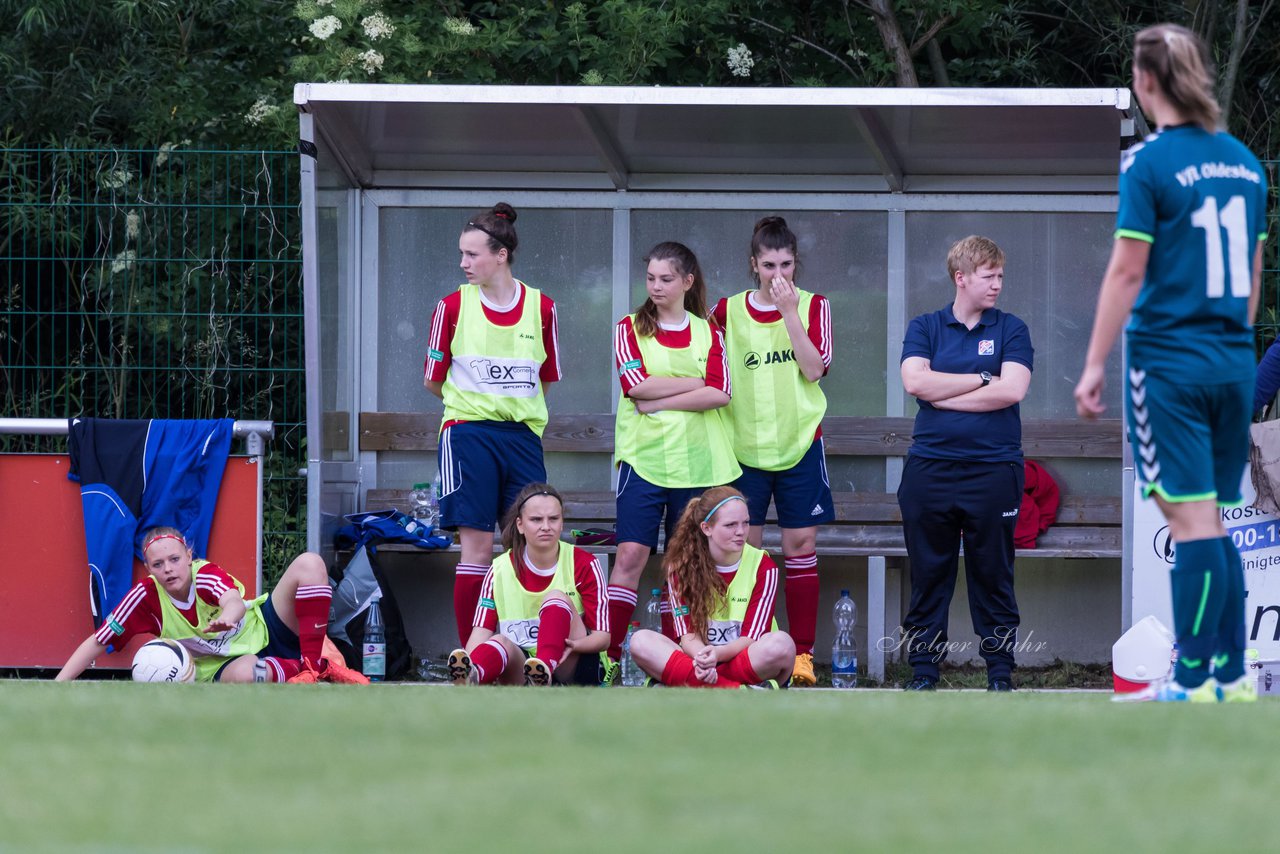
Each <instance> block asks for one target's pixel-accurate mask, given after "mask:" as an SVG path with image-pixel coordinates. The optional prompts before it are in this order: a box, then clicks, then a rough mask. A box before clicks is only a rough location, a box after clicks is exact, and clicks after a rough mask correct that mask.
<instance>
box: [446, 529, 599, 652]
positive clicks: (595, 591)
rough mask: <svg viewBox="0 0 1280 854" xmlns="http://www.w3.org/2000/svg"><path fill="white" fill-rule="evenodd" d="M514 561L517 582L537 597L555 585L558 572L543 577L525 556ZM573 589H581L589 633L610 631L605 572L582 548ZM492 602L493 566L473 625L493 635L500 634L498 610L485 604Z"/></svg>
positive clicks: (577, 553) (575, 562)
mask: <svg viewBox="0 0 1280 854" xmlns="http://www.w3.org/2000/svg"><path fill="white" fill-rule="evenodd" d="M513 557H514V560H513V561H512V566H514V567H515V570H516V580H517V581H519V582H520V586H521V587H523V588H524V589H525V590H528V591H529V592H531V593H536V592H539V591H542V590H546V589H547V588H548V587H549V586H550V585H551V579H552V577H553V576H554V575H555V570H554V569H553V570H551V571H550V572H547V573H546V574H543V573H540V572H538V571H537V570H535V569H534V568H533V567H532V566H531V565H530V564H529V562H528V560H527V558H526V556H525V555H513ZM573 586H574V587H576V588H577V589H578V596H579V598H580V599H581V601H582V622H583V624H585V625H586V627H587V631H588V632H607V631H609V597H608V596H606V595H605V572H604V567H603V566H602V565H601V562H600V561H599V560H598V559H597V557H596V555H593V554H591V553H590V552H587V551H583V550H582V549H578V548H575V549H574V550H573ZM492 601H493V567H492V566H491V567H489V571H488V572H486V573H485V575H484V582H483V584H482V585H481V587H480V602H481V604H478V605H476V612H475V617H474V618H473V619H472V621H471V624H472V625H473V626H479V627H480V628H484V629H488V630H489V631H491V632H496V631H497V630H498V611H497V609H496V608H491V607H488V606H487V605H485V604H483V603H485V602H492Z"/></svg>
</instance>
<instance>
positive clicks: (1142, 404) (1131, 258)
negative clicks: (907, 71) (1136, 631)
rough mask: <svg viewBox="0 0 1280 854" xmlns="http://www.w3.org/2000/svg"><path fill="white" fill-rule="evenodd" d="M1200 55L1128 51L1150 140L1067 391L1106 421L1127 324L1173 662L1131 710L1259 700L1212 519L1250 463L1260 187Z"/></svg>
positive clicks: (1176, 43) (1186, 39)
mask: <svg viewBox="0 0 1280 854" xmlns="http://www.w3.org/2000/svg"><path fill="white" fill-rule="evenodd" d="M1206 56H1207V53H1206V51H1205V48H1204V45H1203V44H1202V43H1201V42H1200V41H1199V39H1198V38H1197V37H1196V36H1195V35H1194V34H1192V33H1191V32H1190V31H1189V30H1186V29H1184V28H1183V27H1179V26H1176V25H1173V24H1159V25H1157V26H1154V27H1148V28H1147V29H1145V30H1143V31H1141V32H1140V33H1138V35H1137V36H1136V37H1135V39H1134V58H1133V90H1134V92H1135V93H1136V94H1137V97H1138V102H1139V104H1141V106H1142V108H1143V110H1144V111H1145V112H1146V113H1147V115H1149V116H1150V117H1151V118H1153V119H1154V120H1155V123H1156V125H1157V128H1158V129H1157V131H1156V133H1154V134H1152V135H1151V136H1150V137H1148V138H1147V139H1146V140H1145V141H1144V142H1143V143H1141V144H1140V145H1136V146H1134V147H1133V148H1131V149H1129V150H1128V151H1127V152H1125V155H1124V157H1123V159H1122V161H1121V167H1120V207H1119V211H1118V213H1117V227H1116V235H1115V236H1116V240H1115V246H1114V248H1113V249H1112V253H1111V260H1110V262H1109V263H1108V265H1107V272H1106V275H1105V276H1104V278H1103V281H1102V289H1101V292H1100V293H1099V295H1098V311H1097V316H1096V318H1095V320H1094V325H1093V335H1092V337H1091V338H1090V341H1089V349H1088V352H1087V354H1086V356H1085V365H1084V372H1083V373H1082V375H1081V377H1080V382H1079V384H1078V385H1077V386H1076V390H1075V398H1076V410H1077V411H1078V412H1079V414H1080V415H1081V416H1082V417H1084V418H1095V417H1097V416H1098V415H1099V414H1101V413H1102V412H1103V410H1104V407H1103V405H1102V401H1101V395H1102V388H1103V369H1104V366H1105V363H1106V359H1107V355H1108V353H1109V352H1110V351H1111V347H1112V345H1113V344H1114V343H1115V340H1116V338H1117V337H1118V336H1119V334H1120V329H1121V327H1122V325H1124V322H1125V320H1126V318H1128V319H1129V324H1128V327H1127V329H1126V336H1125V337H1126V343H1127V346H1128V350H1127V357H1128V377H1127V380H1128V391H1129V394H1128V396H1127V401H1126V414H1127V416H1128V419H1127V420H1128V426H1129V432H1130V438H1131V440H1132V442H1133V446H1134V450H1135V454H1136V456H1137V459H1135V464H1136V469H1137V473H1138V476H1139V479H1140V481H1141V482H1142V484H1143V491H1144V494H1145V495H1147V496H1154V498H1155V500H1156V502H1157V504H1159V506H1160V510H1161V512H1162V513H1164V516H1165V518H1166V519H1167V520H1168V522H1169V530H1170V534H1171V536H1172V538H1173V541H1174V543H1175V544H1176V557H1175V562H1174V567H1173V571H1172V573H1171V575H1170V581H1171V585H1172V591H1173V611H1174V630H1175V633H1176V635H1177V638H1178V660H1177V663H1176V665H1175V667H1174V672H1173V678H1172V680H1170V681H1167V682H1165V683H1158V684H1156V685H1154V686H1153V687H1152V689H1151V690H1149V691H1147V692H1143V693H1142V694H1141V695H1140V696H1139V697H1138V699H1151V700H1191V701H1193V702H1194V701H1206V702H1212V701H1215V700H1219V699H1226V700H1251V699H1253V698H1254V697H1255V696H1256V694H1255V693H1254V692H1253V688H1252V683H1251V682H1250V681H1249V680H1248V679H1246V678H1245V676H1244V595H1245V594H1244V571H1243V568H1242V566H1241V563H1240V555H1239V553H1238V552H1237V551H1236V549H1235V547H1234V546H1233V545H1232V542H1231V538H1230V537H1228V536H1227V533H1226V529H1225V528H1224V527H1223V524H1222V517H1221V514H1220V512H1219V510H1218V506H1219V505H1231V504H1237V503H1239V502H1240V499H1241V496H1240V480H1241V475H1242V473H1243V471H1244V466H1245V463H1246V461H1247V457H1248V429H1249V420H1250V415H1251V412H1250V404H1251V402H1252V396H1253V376H1254V356H1253V330H1252V325H1253V318H1254V315H1255V314H1256V313H1257V308H1258V297H1259V289H1260V286H1261V280H1262V242H1263V241H1264V240H1265V239H1266V232H1265V215H1266V192H1267V188H1266V180H1265V175H1264V173H1263V171H1262V167H1261V165H1260V164H1259V163H1258V160H1257V158H1256V157H1254V156H1253V154H1251V153H1250V152H1249V150H1248V149H1247V148H1245V146H1244V145H1243V144H1242V143H1241V142H1240V141H1239V140H1237V139H1236V138H1235V137H1233V136H1231V135H1230V134H1228V133H1226V132H1225V131H1222V130H1219V129H1218V127H1217V125H1218V119H1219V109H1218V104H1217V103H1216V102H1215V101H1214V98H1213V77H1212V74H1211V72H1210V70H1209V65H1208V62H1207V61H1206ZM1131 312H1132V317H1130V313H1131Z"/></svg>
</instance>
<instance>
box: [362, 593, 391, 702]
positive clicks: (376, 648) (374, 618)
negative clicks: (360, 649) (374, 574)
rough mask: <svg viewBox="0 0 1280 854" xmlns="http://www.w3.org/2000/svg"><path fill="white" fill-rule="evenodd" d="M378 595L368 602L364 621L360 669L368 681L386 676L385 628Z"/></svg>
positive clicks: (377, 680)
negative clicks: (367, 610) (362, 654)
mask: <svg viewBox="0 0 1280 854" xmlns="http://www.w3.org/2000/svg"><path fill="white" fill-rule="evenodd" d="M381 598H382V597H380V596H374V597H373V600H372V601H371V602H369V614H368V616H367V617H366V618H365V621H364V661H363V663H362V665H361V668H360V669H361V671H362V672H363V673H364V675H365V676H368V677H369V681H370V682H381V681H382V680H383V679H385V678H386V676H387V630H386V627H385V626H384V625H383V623H382V606H381V605H379V604H378V603H379V602H380V601H381Z"/></svg>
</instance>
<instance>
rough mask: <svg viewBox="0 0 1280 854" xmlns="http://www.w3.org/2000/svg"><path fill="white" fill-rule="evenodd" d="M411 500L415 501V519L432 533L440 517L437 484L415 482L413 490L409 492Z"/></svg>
mask: <svg viewBox="0 0 1280 854" xmlns="http://www.w3.org/2000/svg"><path fill="white" fill-rule="evenodd" d="M409 500H410V501H412V502H413V519H414V521H415V522H417V523H418V524H419V525H421V526H422V527H424V528H426V529H427V533H428V534H430V533H431V532H432V531H434V530H435V528H436V524H437V522H439V519H440V505H439V502H438V501H437V500H436V495H435V485H434V484H429V483H415V484H414V485H413V491H412V492H410V493H409Z"/></svg>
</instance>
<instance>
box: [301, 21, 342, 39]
mask: <svg viewBox="0 0 1280 854" xmlns="http://www.w3.org/2000/svg"><path fill="white" fill-rule="evenodd" d="M307 29H309V30H311V35H313V36H315V37H316V38H318V39H320V41H324V40H325V39H327V38H329V36H331V35H333V34H334V33H336V32H337V31H338V30H340V29H342V21H341V20H339V19H338V16H337V15H325V16H324V17H323V18H317V19H316V20H314V21H312V22H311V26H310V27H308V28H307Z"/></svg>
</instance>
